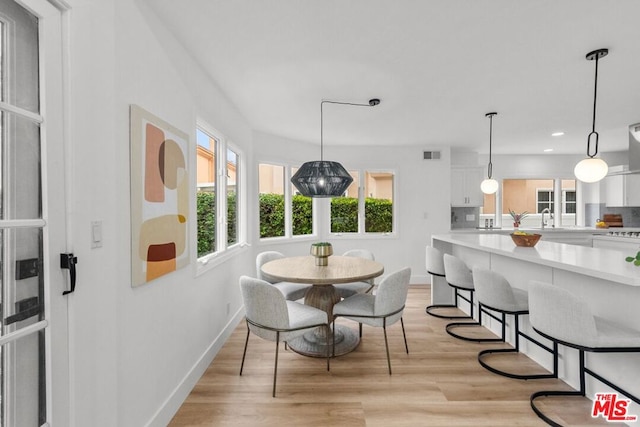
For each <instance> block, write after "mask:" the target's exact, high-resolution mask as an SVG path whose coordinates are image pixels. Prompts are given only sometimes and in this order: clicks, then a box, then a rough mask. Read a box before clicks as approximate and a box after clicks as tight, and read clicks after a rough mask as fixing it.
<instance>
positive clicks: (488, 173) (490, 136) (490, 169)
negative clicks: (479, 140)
mask: <svg viewBox="0 0 640 427" xmlns="http://www.w3.org/2000/svg"><path fill="white" fill-rule="evenodd" d="M496 114H498V113H487V114H485V116H487V117H489V165H488V166H487V177H488V178H489V179H491V175H492V174H493V163H492V162H491V151H492V148H491V141H492V139H493V116H495V115H496Z"/></svg>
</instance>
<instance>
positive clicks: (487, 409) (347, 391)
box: [170, 285, 607, 427]
mask: <svg viewBox="0 0 640 427" xmlns="http://www.w3.org/2000/svg"><path fill="white" fill-rule="evenodd" d="M428 304H429V286H428V285H421V286H411V288H410V291H409V298H408V301H407V308H406V310H405V313H404V321H405V327H406V333H407V340H408V343H409V354H408V355H407V354H406V353H405V350H404V345H403V341H402V329H401V327H400V323H399V322H398V323H397V324H395V325H393V326H391V327H389V328H388V334H389V347H390V351H391V364H392V369H393V375H391V376H390V375H389V374H388V371H387V364H386V355H385V348H384V337H383V334H382V329H380V328H371V327H367V326H364V331H363V339H362V341H361V343H360V345H359V347H358V348H357V349H356V350H355V351H353V352H352V353H350V354H348V355H345V356H341V357H337V358H335V359H332V360H331V371H330V372H327V370H326V361H325V359H315V358H309V357H305V356H301V355H299V354H297V353H295V352H293V351H291V350H287V351H285V350H284V346H282V345H281V346H280V358H279V363H278V385H277V395H276V398H273V397H271V387H272V380H273V362H274V350H275V344H274V343H272V342H268V341H264V340H261V339H260V338H258V337H256V336H255V335H251V337H250V338H249V348H248V350H247V359H246V362H245V367H244V372H243V375H242V376H239V375H238V372H239V369H240V360H241V357H242V349H243V345H244V340H245V336H246V326H245V323H244V321H243V322H242V323H241V324H240V325H239V326H238V327H237V328H236V330H235V331H234V333H233V334H232V336H231V337H230V339H229V340H228V341H227V343H226V344H225V345H224V347H223V348H222V350H221V351H220V353H219V354H218V355H217V357H216V358H215V360H214V361H213V362H212V363H211V365H210V366H209V368H208V369H207V371H206V372H205V374H204V375H203V377H202V378H201V379H200V381H199V382H198V384H197V385H196V386H195V388H194V389H193V390H192V392H191V394H190V395H189V397H188V398H187V400H186V401H185V402H184V404H183V405H182V407H181V408H180V410H179V411H178V413H177V414H176V416H175V417H174V419H173V420H172V422H171V424H170V426H174V427H178V426H280V427H281V426H322V427H324V426H368V427H378V426H379V427H388V426H492V427H494V426H544V425H546V424H545V423H544V422H542V420H540V419H539V418H538V417H537V416H536V415H535V414H534V413H533V411H532V410H531V408H530V406H529V395H530V394H531V393H532V392H534V391H537V390H542V389H558V390H559V389H569V387H568V386H567V385H565V384H564V383H563V382H561V381H559V380H554V379H545V380H529V381H522V380H514V379H509V378H505V377H502V376H498V375H495V374H492V373H490V372H488V371H487V370H485V369H484V368H482V367H481V366H480V365H479V364H478V362H477V359H476V356H477V353H478V351H480V350H481V349H483V348H489V347H495V345H493V346H492V345H491V344H478V343H472V342H464V341H461V340H457V339H455V338H452V337H450V336H449V335H447V334H446V333H445V331H444V326H445V325H446V324H447V323H448V322H449V321H448V320H443V319H437V318H435V317H432V316H429V315H427V314H425V311H424V308H425V306H426V305H428ZM340 323H343V324H347V325H350V326H351V327H353V329H354V330H357V327H358V326H357V323H354V322H349V321H347V320H343V321H341V322H340ZM500 345H503V344H498V346H500ZM513 356H515V357H514V358H511V359H509V360H510V362H509V364H503V365H502V366H503V367H505V368H506V367H509V368H511V369H512V370H514V371H515V370H518V369H521V368H524V369H529V370H536V369H537V371H538V372H540V371H541V368H540V367H539V365H537V364H535V363H533V362H532V361H530V359H528V358H526V357H525V356H522V355H512V356H507V357H513ZM500 357H504V356H494V357H493V358H492V359H491V360H492V361H496V362H498V358H500ZM500 360H501V361H504V360H505V359H500ZM561 402H562V403H558V401H557V400H555V401H552V398H548V399H545V401H544V404H545V408H546V409H545V410H546V411H548V413H550V414H551V413H553V414H556V419H557V421H558V422H559V423H561V424H563V425H568V426H579V425H607V423H606V422H605V421H604V420H603V419H602V418H599V419H595V420H594V419H592V418H591V416H590V411H591V402H590V401H589V400H588V399H584V398H569V400H567V399H564V400H562V401H561ZM567 402H568V403H567Z"/></svg>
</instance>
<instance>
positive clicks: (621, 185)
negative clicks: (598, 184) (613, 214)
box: [604, 166, 640, 207]
mask: <svg viewBox="0 0 640 427" xmlns="http://www.w3.org/2000/svg"><path fill="white" fill-rule="evenodd" d="M622 170H623V169H622V166H612V167H610V168H609V172H618V171H622ZM604 183H605V191H606V193H605V204H606V205H607V207H624V206H640V174H632V175H614V176H608V177H606V178H605V179H604Z"/></svg>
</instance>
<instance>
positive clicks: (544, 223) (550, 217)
mask: <svg viewBox="0 0 640 427" xmlns="http://www.w3.org/2000/svg"><path fill="white" fill-rule="evenodd" d="M540 213H541V214H542V219H541V222H540V228H544V226H545V225H547V223H546V222H545V221H544V214H546V213H548V214H549V219H553V213H551V211H550V210H549V208H544V209H542V212H540ZM552 227H553V226H552Z"/></svg>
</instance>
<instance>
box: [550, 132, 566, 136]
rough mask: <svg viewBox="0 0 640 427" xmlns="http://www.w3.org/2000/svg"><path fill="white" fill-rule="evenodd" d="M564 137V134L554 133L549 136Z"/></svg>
mask: <svg viewBox="0 0 640 427" xmlns="http://www.w3.org/2000/svg"><path fill="white" fill-rule="evenodd" d="M562 135H564V132H554V133H552V134H551V136H562Z"/></svg>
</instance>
